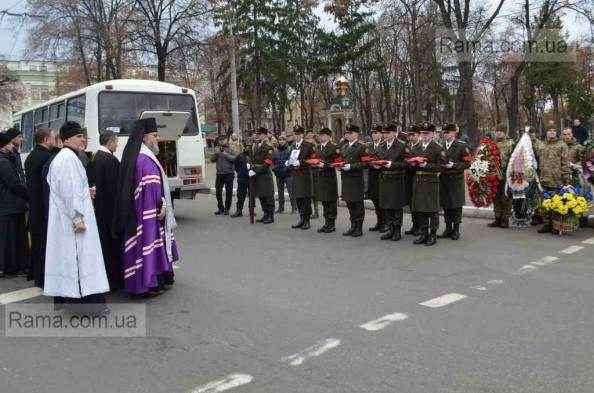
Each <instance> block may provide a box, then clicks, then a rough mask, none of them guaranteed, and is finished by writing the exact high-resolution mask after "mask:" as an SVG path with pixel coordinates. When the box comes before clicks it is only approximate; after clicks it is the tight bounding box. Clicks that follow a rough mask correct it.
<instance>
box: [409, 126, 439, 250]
mask: <svg viewBox="0 0 594 393" xmlns="http://www.w3.org/2000/svg"><path fill="white" fill-rule="evenodd" d="M434 132H435V126H434V125H433V124H431V123H423V125H422V126H421V146H420V147H419V150H418V152H419V153H418V155H416V156H413V157H411V159H409V162H411V163H413V164H414V165H415V166H416V167H417V169H416V172H415V177H414V181H413V197H412V210H413V211H414V212H417V214H418V221H419V233H420V236H419V238H418V239H416V240H415V241H414V244H425V245H427V246H433V245H435V243H436V242H437V228H438V227H439V208H440V206H439V202H440V199H439V173H440V172H441V169H442V164H443V161H444V159H445V154H444V152H443V149H442V148H441V146H439V144H437V143H436V142H434V141H433V137H434Z"/></svg>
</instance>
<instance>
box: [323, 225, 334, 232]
mask: <svg viewBox="0 0 594 393" xmlns="http://www.w3.org/2000/svg"><path fill="white" fill-rule="evenodd" d="M335 231H336V227H335V226H334V223H332V224H330V225H328V227H326V231H325V232H324V233H332V232H335Z"/></svg>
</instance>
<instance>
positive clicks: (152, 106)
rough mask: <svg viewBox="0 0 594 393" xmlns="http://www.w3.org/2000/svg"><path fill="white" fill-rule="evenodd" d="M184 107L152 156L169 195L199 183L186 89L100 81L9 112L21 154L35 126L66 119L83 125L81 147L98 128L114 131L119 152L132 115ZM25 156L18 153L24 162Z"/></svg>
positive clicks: (201, 166) (95, 141)
mask: <svg viewBox="0 0 594 393" xmlns="http://www.w3.org/2000/svg"><path fill="white" fill-rule="evenodd" d="M159 111H163V113H164V115H165V116H166V115H167V114H168V112H186V113H187V115H186V116H188V115H189V117H188V121H187V123H186V126H185V127H184V128H183V130H179V131H178V132H177V133H176V134H177V135H176V136H175V137H170V138H167V137H165V138H163V139H164V140H162V141H161V142H159V144H160V146H159V147H160V149H159V150H160V151H159V155H158V158H159V160H160V161H161V163H162V165H163V168H164V169H165V171H166V172H167V175H168V178H169V184H170V188H171V190H172V194H173V196H174V197H175V198H193V197H194V196H195V194H196V193H197V192H198V191H199V190H202V189H205V188H206V186H205V185H204V182H203V181H204V177H205V175H206V172H205V170H206V165H205V161H204V139H203V136H202V133H201V130H200V124H199V121H198V108H197V106H196V94H195V93H194V91H193V90H191V89H186V88H183V87H179V86H175V85H172V84H170V83H164V82H158V81H149V80H137V79H130V80H128V79H120V80H112V81H108V82H101V83H97V84H94V85H92V86H89V87H86V88H84V89H81V90H78V91H75V92H72V93H69V94H66V95H63V96H61V97H57V98H54V99H52V100H50V101H47V102H45V103H43V104H39V105H36V106H34V107H32V108H28V109H26V110H24V111H21V112H18V113H16V114H15V115H13V121H14V123H15V125H17V126H20V129H21V132H22V133H23V139H24V140H23V146H22V149H21V154H22V155H24V156H26V155H27V154H28V153H29V152H30V151H31V149H32V148H33V144H34V141H33V136H34V134H35V130H36V129H37V128H39V127H50V128H53V129H56V130H58V129H59V128H60V127H61V126H62V124H64V122H65V121H67V120H72V121H76V122H78V123H80V124H81V126H83V127H85V128H86V129H87V138H88V146H87V152H89V153H93V152H95V151H96V150H97V148H98V146H99V134H100V133H102V132H104V131H106V130H111V131H115V132H118V133H119V143H118V150H117V152H116V155H117V156H118V157H120V158H121V155H122V152H123V150H124V146H125V145H126V142H127V140H128V137H127V135H128V132H127V130H129V127H127V125H130V124H131V122H132V121H134V120H136V119H138V118H139V117H141V115H142V114H143V113H144V112H148V113H154V112H159ZM24 159H25V157H23V162H24Z"/></svg>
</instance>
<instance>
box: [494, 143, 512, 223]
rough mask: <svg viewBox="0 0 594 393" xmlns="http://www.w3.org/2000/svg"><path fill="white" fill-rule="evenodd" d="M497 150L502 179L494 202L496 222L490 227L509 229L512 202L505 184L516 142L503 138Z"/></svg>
mask: <svg viewBox="0 0 594 393" xmlns="http://www.w3.org/2000/svg"><path fill="white" fill-rule="evenodd" d="M497 148H498V149H499V156H500V157H501V173H500V174H499V178H500V179H501V181H500V183H499V187H498V188H497V195H495V199H494V200H493V213H494V215H495V221H493V222H492V223H490V224H489V226H490V227H492V228H495V227H501V228H508V227H509V218H510V217H511V211H512V200H511V198H509V197H508V196H507V195H506V194H505V183H506V173H507V164H508V163H509V159H510V157H511V154H512V152H513V148H514V142H513V141H512V140H511V139H508V138H503V139H500V140H498V141H497Z"/></svg>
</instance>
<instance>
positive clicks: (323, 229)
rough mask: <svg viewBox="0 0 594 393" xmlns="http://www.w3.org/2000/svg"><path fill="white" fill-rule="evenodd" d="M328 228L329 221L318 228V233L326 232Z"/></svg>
mask: <svg viewBox="0 0 594 393" xmlns="http://www.w3.org/2000/svg"><path fill="white" fill-rule="evenodd" d="M326 229H328V223H326V224H324V226H323V227H321V228H319V229H318V233H326Z"/></svg>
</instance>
